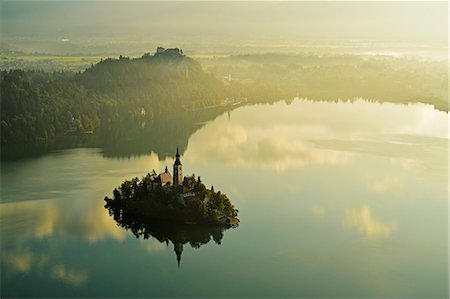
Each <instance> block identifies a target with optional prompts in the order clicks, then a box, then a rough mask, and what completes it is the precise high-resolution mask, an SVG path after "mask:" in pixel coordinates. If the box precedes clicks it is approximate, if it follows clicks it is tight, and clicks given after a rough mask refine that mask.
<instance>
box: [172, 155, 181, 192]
mask: <svg viewBox="0 0 450 299" xmlns="http://www.w3.org/2000/svg"><path fill="white" fill-rule="evenodd" d="M182 168H183V166H182V165H181V161H180V154H179V152H178V147H177V154H176V156H175V163H173V185H174V186H175V187H177V186H180V185H182V184H183V169H182Z"/></svg>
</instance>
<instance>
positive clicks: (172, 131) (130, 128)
mask: <svg viewBox="0 0 450 299" xmlns="http://www.w3.org/2000/svg"><path fill="white" fill-rule="evenodd" d="M224 111H225V110H224V109H223V108H219V109H211V110H205V111H197V112H180V113H176V114H175V113H174V114H171V115H161V116H159V117H158V118H157V120H155V121H154V122H153V123H151V124H149V123H146V124H145V126H143V124H142V123H141V122H140V121H139V120H137V121H136V122H133V123H120V124H117V125H116V126H111V127H109V128H108V131H103V132H95V134H94V135H83V136H66V137H63V138H58V139H54V140H48V141H43V142H39V143H28V144H11V145H8V146H3V147H2V151H1V160H2V161H13V160H20V159H24V158H32V157H39V156H42V155H45V154H47V153H49V152H52V151H56V150H64V149H70V148H77V147H88V148H100V149H102V152H103V155H104V156H106V157H110V158H123V157H131V156H139V155H145V154H150V153H151V152H154V153H156V154H157V155H158V157H160V159H165V158H168V157H172V155H173V149H174V148H176V147H177V146H178V147H179V148H180V151H181V152H182V153H183V152H184V151H185V150H186V147H187V144H188V140H189V137H190V136H191V135H192V134H194V133H195V132H196V131H197V130H198V129H199V128H201V127H202V126H203V125H204V124H205V122H207V121H209V120H212V119H214V118H216V117H217V116H219V115H220V114H222V113H223V112H224Z"/></svg>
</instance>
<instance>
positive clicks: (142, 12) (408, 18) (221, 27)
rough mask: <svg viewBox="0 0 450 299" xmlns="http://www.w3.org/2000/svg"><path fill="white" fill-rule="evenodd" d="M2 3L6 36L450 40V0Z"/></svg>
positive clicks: (2, 16) (58, 37) (45, 37)
mask: <svg viewBox="0 0 450 299" xmlns="http://www.w3.org/2000/svg"><path fill="white" fill-rule="evenodd" d="M0 3H1V6H2V7H1V8H2V11H1V22H2V37H3V38H4V39H11V38H14V39H16V38H35V39H62V38H67V39H71V40H75V39H92V40H95V39H105V38H106V39H119V40H124V39H128V40H134V39H165V40H170V39H173V40H178V39H184V40H189V39H192V40H219V41H220V40H222V41H223V40H228V39H239V40H293V41H295V40H305V39H308V40H311V39H338V40H339V39H365V40H371V39H394V40H425V41H427V40H434V39H441V40H446V39H447V19H448V17H447V11H448V10H447V2H445V1H441V2H413V1H407V2H128V1H125V2H104V1H103V2H99V1H97V2H87V1H85V2H69V1H58V2H51V1H50V2H36V1H33V2H24V1H20V2H18V1H1V2H0Z"/></svg>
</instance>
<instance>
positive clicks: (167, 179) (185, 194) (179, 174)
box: [151, 147, 214, 205]
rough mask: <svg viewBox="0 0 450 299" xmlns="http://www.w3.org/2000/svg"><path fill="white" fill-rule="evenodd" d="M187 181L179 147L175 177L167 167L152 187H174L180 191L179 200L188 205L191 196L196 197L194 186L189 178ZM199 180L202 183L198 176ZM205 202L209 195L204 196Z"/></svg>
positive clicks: (174, 166)
mask: <svg viewBox="0 0 450 299" xmlns="http://www.w3.org/2000/svg"><path fill="white" fill-rule="evenodd" d="M185 182H186V177H183V165H182V164H181V161H180V153H179V150H178V147H177V153H176V155H175V162H174V163H173V177H172V174H171V173H170V172H169V169H168V168H167V166H166V168H165V170H164V172H162V173H160V174H158V176H157V177H156V178H155V179H154V180H153V181H152V184H151V188H152V189H156V188H167V189H174V190H176V191H178V192H177V193H178V202H179V203H181V204H184V205H186V201H188V200H189V199H190V198H194V197H195V193H194V192H192V189H193V186H190V185H191V184H190V183H189V180H187V183H185ZM198 182H199V183H200V182H201V180H200V177H198ZM211 188H212V191H214V187H211ZM202 200H203V202H204V203H207V202H208V201H209V196H208V195H205V197H204V198H202Z"/></svg>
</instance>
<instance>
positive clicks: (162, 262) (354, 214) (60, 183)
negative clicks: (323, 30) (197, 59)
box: [0, 99, 448, 297]
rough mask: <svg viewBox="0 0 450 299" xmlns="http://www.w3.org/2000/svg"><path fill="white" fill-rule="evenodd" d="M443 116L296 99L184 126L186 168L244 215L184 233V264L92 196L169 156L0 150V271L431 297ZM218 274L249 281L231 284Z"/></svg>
mask: <svg viewBox="0 0 450 299" xmlns="http://www.w3.org/2000/svg"><path fill="white" fill-rule="evenodd" d="M447 122H448V114H446V113H444V112H441V111H438V110H435V109H433V108H432V107H431V106H427V105H421V104H415V105H409V106H404V105H395V104H377V103H369V102H365V101H362V100H360V101H356V102H354V103H350V102H339V103H331V102H312V101H308V100H300V99H298V100H295V101H293V102H292V103H291V104H286V103H284V102H278V103H275V104H273V105H256V106H247V107H241V108H238V109H236V110H234V111H232V112H231V114H230V115H228V114H226V113H225V114H223V115H221V116H219V117H217V118H216V119H214V120H212V121H210V122H208V123H207V124H206V125H205V126H203V127H202V128H200V129H199V130H198V131H196V132H195V133H194V134H193V135H192V136H190V137H189V141H188V145H187V148H186V150H185V151H184V152H183V153H182V157H181V160H182V163H183V170H184V173H185V174H190V173H192V172H195V173H196V174H198V175H201V176H202V181H204V182H205V183H206V184H207V185H214V187H215V188H216V189H217V190H222V191H223V192H225V193H226V194H227V195H228V196H229V197H230V198H231V200H232V201H233V203H234V204H235V205H236V206H237V207H238V208H239V210H240V219H241V224H240V226H239V227H238V228H237V229H235V230H232V231H230V232H227V233H226V234H225V237H224V239H223V242H222V244H221V245H220V246H218V245H216V246H214V245H210V244H208V245H206V246H203V247H202V248H199V249H192V248H185V250H184V252H183V262H182V266H181V268H180V269H179V270H178V269H177V267H176V260H175V258H174V252H173V249H172V248H171V247H170V246H169V247H167V245H166V244H165V243H161V242H159V241H158V240H157V239H152V238H150V239H148V240H143V239H139V240H137V239H136V238H135V237H134V236H133V235H132V234H131V233H130V232H129V231H125V230H123V229H122V228H119V227H118V226H117V225H116V223H115V222H114V220H113V218H112V217H111V216H109V215H108V212H107V211H106V210H105V209H104V208H103V205H104V202H103V198H104V196H106V195H110V194H111V192H112V190H113V188H114V187H116V186H117V185H119V184H120V183H121V182H122V181H123V180H124V179H126V178H131V177H135V176H138V177H141V176H143V175H145V174H146V173H147V172H149V171H151V170H152V169H153V168H154V169H155V170H157V171H162V170H163V169H164V167H165V166H166V165H168V166H169V168H170V166H171V165H172V163H173V158H170V157H167V158H161V157H159V156H158V155H157V154H156V153H155V152H151V153H148V154H146V155H142V156H134V157H130V158H120V159H111V158H107V157H105V156H103V155H102V152H101V151H100V150H98V149H88V148H76V149H69V150H62V151H56V152H52V153H49V154H47V155H44V156H40V157H36V158H30V159H27V160H19V161H11V162H7V163H4V164H3V165H2V169H1V171H2V186H4V188H3V189H2V203H1V209H0V221H1V233H2V240H1V249H2V250H1V262H2V272H3V274H4V275H3V278H2V279H3V281H7V282H8V284H9V285H10V284H11V283H17V282H21V281H22V279H24V278H23V277H28V278H29V279H30V282H28V283H29V285H30V287H29V288H30V289H35V290H36V289H39V288H38V285H36V284H35V283H34V282H33V281H37V279H38V278H39V279H40V281H39V284H44V285H46V286H48V288H51V289H54V290H55V292H56V293H55V295H57V296H58V297H64V296H67V295H68V293H67V290H66V289H64V288H62V287H61V285H63V286H67V287H70V288H71V289H70V290H71V292H72V293H71V294H73V292H79V293H76V294H77V296H81V297H82V296H83V294H92V292H94V291H93V290H95V289H96V288H97V283H107V284H108V285H109V286H110V287H109V288H108V290H105V291H104V292H103V293H102V295H103V296H106V297H108V296H111V295H113V294H116V295H117V294H120V293H121V292H127V294H128V295H130V292H131V294H132V295H133V294H134V295H136V296H138V295H139V296H144V297H151V296H158V295H159V293H157V291H160V292H164V294H166V295H168V294H171V295H173V296H179V295H180V294H178V293H177V292H176V290H180V291H182V292H183V293H186V294H189V295H190V296H192V297H196V296H197V297H198V296H200V295H201V294H203V293H202V292H204V290H205V287H206V289H207V292H213V291H217V290H218V288H219V290H220V292H221V293H223V294H225V295H229V296H232V295H239V296H240V295H242V296H243V295H249V294H251V295H253V296H262V295H264V294H266V295H270V296H276V295H278V296H280V295H283V296H298V295H305V294H309V295H311V294H312V295H315V296H322V297H335V296H339V297H347V296H348V294H350V293H351V294H356V295H355V296H357V297H364V296H367V295H371V296H378V297H408V296H412V295H419V296H422V297H424V296H425V295H426V294H432V295H435V297H439V296H441V297H442V296H443V295H446V294H447V293H446V292H447V283H448V280H447V276H446V271H447V268H446V266H445V265H446V264H447V263H446V262H447V254H448V252H447V248H446V244H447V242H446V240H447V239H446V238H447V230H446V225H447V188H448V187H447V184H448V176H447V164H446V163H443V161H447V154H448V127H447ZM424 259H426V261H427V267H426V268H425V267H424V264H423V262H421V261H423V260H424ZM112 269H121V270H120V273H121V274H120V275H119V274H118V273H113V274H111V273H112V272H114V271H113V270H112ZM115 271H116V270H115ZM267 273H271V274H270V275H268V274H267ZM118 275H119V276H120V278H119V277H118ZM142 277H151V279H149V280H147V279H141V278H142ZM168 277H170V279H168ZM217 279H219V280H220V281H228V282H229V283H231V284H237V283H245V285H246V286H242V288H241V289H240V290H233V292H234V294H231V293H230V290H228V289H227V288H225V287H220V286H218V285H217V284H216V283H215V282H216V281H217ZM324 281H335V283H331V284H326V287H323V285H324ZM36 283H37V282H36ZM130 285H132V286H133V290H131V291H130V287H129V286H130ZM319 285H320V286H322V287H318V286H319ZM60 287H61V288H60ZM138 290H140V291H139V292H138ZM142 290H144V291H142ZM135 292H136V293H135ZM236 292H237V293H236ZM44 293H45V292H44ZM44 293H43V294H44ZM309 295H308V296H309Z"/></svg>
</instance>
